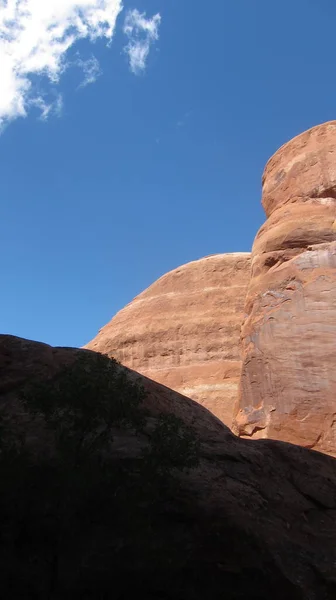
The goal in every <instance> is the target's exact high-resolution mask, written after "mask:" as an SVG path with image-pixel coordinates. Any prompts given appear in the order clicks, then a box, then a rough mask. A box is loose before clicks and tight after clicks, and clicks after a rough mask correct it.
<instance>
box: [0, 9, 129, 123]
mask: <svg viewBox="0 0 336 600" xmlns="http://www.w3.org/2000/svg"><path fill="white" fill-rule="evenodd" d="M121 10H122V0H0V128H1V126H3V125H5V124H6V123H8V122H9V121H10V120H13V119H15V118H17V117H20V116H21V117H24V116H26V114H27V112H28V110H29V108H30V107H33V106H35V107H37V108H39V109H40V111H41V117H42V118H44V119H46V118H47V117H48V115H49V114H50V113H51V112H52V111H53V112H56V113H59V112H60V110H61V108H62V97H61V95H60V94H57V93H56V92H55V91H54V89H53V88H52V89H51V94H52V95H53V100H52V101H50V100H48V99H47V98H48V94H47V92H46V90H44V91H43V92H41V90H40V89H39V86H38V85H37V83H36V80H37V76H38V80H39V82H40V83H41V81H45V80H46V79H47V80H49V83H51V84H52V86H56V85H57V83H58V82H59V79H60V76H61V75H62V73H64V71H65V70H66V68H67V67H68V66H69V64H71V63H68V62H67V52H68V50H69V49H70V48H71V47H72V46H73V45H74V44H75V43H76V42H77V41H78V40H80V39H84V38H87V39H89V40H90V41H95V40H97V39H98V38H103V39H105V40H106V41H107V42H110V41H111V40H112V37H113V33H114V30H115V26H116V20H117V17H118V14H119V13H120V11H121ZM72 64H76V65H77V66H79V67H81V68H82V69H83V72H84V81H83V83H82V85H87V84H88V83H92V82H93V81H95V79H96V78H97V76H98V75H99V73H100V68H99V64H98V61H97V60H96V59H95V58H94V57H92V58H91V59H89V60H88V61H83V60H81V59H79V61H76V62H75V63H72ZM41 76H42V77H41ZM55 98H56V99H55Z"/></svg>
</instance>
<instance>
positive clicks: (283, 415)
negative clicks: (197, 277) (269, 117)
mask: <svg viewBox="0 0 336 600" xmlns="http://www.w3.org/2000/svg"><path fill="white" fill-rule="evenodd" d="M262 203H263V206H264V209H265V212H266V216H267V221H266V223H265V224H264V225H263V226H262V227H261V229H260V230H259V233H258V234H257V236H256V239H255V242H254V246H253V252H252V276H251V283H250V287H249V291H248V296H247V303H246V308H245V311H246V313H247V318H246V320H245V323H244V325H243V329H242V351H243V369H242V379H241V389H240V396H239V401H238V404H237V406H236V410H235V419H234V431H235V432H236V433H238V434H239V435H240V436H249V437H253V438H260V437H262V438H274V439H278V440H284V441H286V442H292V443H296V444H300V445H301V446H304V447H308V448H314V449H316V450H319V451H321V452H325V453H328V454H331V455H336V368H335V365H336V122H330V123H326V124H324V125H321V126H318V127H315V128H313V129H311V130H309V131H307V132H305V133H303V134H302V135H299V136H298V137H296V138H295V139H293V140H292V141H290V142H289V143H287V144H285V145H284V146H283V147H282V148H280V150H279V151H278V152H277V153H276V154H275V155H274V156H273V157H272V158H271V159H270V161H269V162H268V164H267V166H266V169H265V172H264V176H263V199H262Z"/></svg>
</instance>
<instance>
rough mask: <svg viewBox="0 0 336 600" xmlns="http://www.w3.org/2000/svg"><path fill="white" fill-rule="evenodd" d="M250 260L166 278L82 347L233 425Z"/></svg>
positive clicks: (234, 257)
mask: <svg viewBox="0 0 336 600" xmlns="http://www.w3.org/2000/svg"><path fill="white" fill-rule="evenodd" d="M249 279H250V254H249V253H235V254H217V255H213V256H209V257H206V258H203V259H201V260H197V261H194V262H191V263H189V264H186V265H183V266H181V267H179V268H178V269H175V270H174V271H171V272H170V273H167V274H166V275H164V276H163V277H161V278H160V279H158V281H156V282H155V283H154V284H153V285H151V286H150V287H149V288H148V289H147V290H145V291H144V292H143V293H142V294H140V295H139V296H137V298H135V299H134V300H133V302H131V303H130V304H128V305H127V306H126V307H125V308H124V309H123V310H121V311H120V312H119V313H118V314H117V315H116V316H115V317H114V318H113V319H112V321H111V322H110V323H109V324H108V325H106V326H105V327H103V328H102V329H101V330H100V332H99V334H98V335H97V337H96V338H95V339H94V340H93V341H92V342H91V343H89V344H88V345H87V346H86V348H88V349H91V350H95V351H99V352H102V353H105V354H107V355H108V356H110V357H112V356H114V357H115V358H116V359H117V360H119V361H120V362H121V363H122V364H123V365H126V366H128V367H130V368H131V369H135V370H136V371H138V372H139V373H142V374H143V375H146V376H148V377H150V378H151V379H153V380H155V381H158V382H159V383H161V384H163V385H166V386H168V387H169V388H171V389H173V390H175V391H177V392H180V393H181V394H184V395H186V396H188V397H190V398H192V399H193V400H196V401H197V402H199V403H200V404H202V405H203V406H205V407H206V408H208V409H209V410H211V412H212V413H213V414H215V415H216V416H217V417H218V418H219V419H221V420H222V421H223V422H224V423H225V424H226V425H228V426H231V424H232V414H233V406H234V403H235V401H236V398H237V390H238V383H239V377H240V369H241V360H240V350H239V340H240V327H241V322H242V319H243V308H244V302H245V295H246V289H247V286H248V283H249Z"/></svg>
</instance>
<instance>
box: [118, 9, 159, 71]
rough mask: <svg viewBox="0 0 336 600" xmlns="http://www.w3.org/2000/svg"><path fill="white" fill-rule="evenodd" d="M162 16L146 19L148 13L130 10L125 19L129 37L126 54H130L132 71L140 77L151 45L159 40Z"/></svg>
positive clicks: (125, 30) (125, 27)
mask: <svg viewBox="0 0 336 600" xmlns="http://www.w3.org/2000/svg"><path fill="white" fill-rule="evenodd" d="M160 23H161V16H160V15H159V14H157V15H154V16H153V17H151V18H148V19H147V18H146V13H140V12H139V11H138V10H136V9H134V10H130V11H129V12H128V13H127V15H126V18H125V23H124V33H125V34H126V35H127V37H128V44H127V46H126V47H125V52H126V53H127V54H128V58H129V63H130V68H131V71H132V72H133V73H134V74H135V75H138V74H139V73H141V72H142V71H144V70H145V68H146V61H147V58H148V54H149V50H150V47H151V45H152V44H153V43H154V42H155V41H156V40H158V39H159V27H160Z"/></svg>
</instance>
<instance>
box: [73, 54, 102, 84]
mask: <svg viewBox="0 0 336 600" xmlns="http://www.w3.org/2000/svg"><path fill="white" fill-rule="evenodd" d="M73 64H74V66H76V67H79V68H80V69H82V71H83V74H84V79H83V81H82V83H81V84H80V85H79V87H85V86H86V85H89V84H90V83H94V82H95V81H96V80H97V78H98V77H99V75H101V73H102V72H101V68H100V64H99V61H98V60H97V59H96V57H95V56H91V58H89V59H88V60H83V59H82V58H78V60H76V61H75V62H74V63H73Z"/></svg>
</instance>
